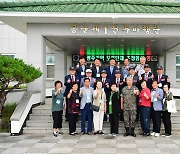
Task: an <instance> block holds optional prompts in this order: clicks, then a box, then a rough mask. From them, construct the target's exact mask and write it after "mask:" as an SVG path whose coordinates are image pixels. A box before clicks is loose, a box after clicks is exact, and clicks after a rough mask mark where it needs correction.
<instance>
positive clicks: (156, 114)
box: [152, 109, 162, 133]
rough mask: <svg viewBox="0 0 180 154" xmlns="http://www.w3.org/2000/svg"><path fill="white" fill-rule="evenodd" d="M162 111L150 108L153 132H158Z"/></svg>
mask: <svg viewBox="0 0 180 154" xmlns="http://www.w3.org/2000/svg"><path fill="white" fill-rule="evenodd" d="M161 115H162V111H155V110H154V109H152V120H153V132H155V133H160V128H161Z"/></svg>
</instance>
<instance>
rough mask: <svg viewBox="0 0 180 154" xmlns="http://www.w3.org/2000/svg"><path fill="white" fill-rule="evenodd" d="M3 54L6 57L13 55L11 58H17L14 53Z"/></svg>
mask: <svg viewBox="0 0 180 154" xmlns="http://www.w3.org/2000/svg"><path fill="white" fill-rule="evenodd" d="M1 55H2V56H6V57H11V58H15V55H14V54H3V53H2V54H1Z"/></svg>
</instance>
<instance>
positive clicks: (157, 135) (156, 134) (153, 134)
mask: <svg viewBox="0 0 180 154" xmlns="http://www.w3.org/2000/svg"><path fill="white" fill-rule="evenodd" d="M151 136H155V137H159V136H160V133H156V132H152V133H151Z"/></svg>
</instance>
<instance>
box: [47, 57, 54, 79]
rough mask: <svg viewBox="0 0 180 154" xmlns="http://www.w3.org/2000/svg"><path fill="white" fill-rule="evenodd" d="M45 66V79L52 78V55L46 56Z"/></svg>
mask: <svg viewBox="0 0 180 154" xmlns="http://www.w3.org/2000/svg"><path fill="white" fill-rule="evenodd" d="M46 66H47V76H46V78H48V79H52V78H54V72H55V71H54V68H55V56H54V54H46Z"/></svg>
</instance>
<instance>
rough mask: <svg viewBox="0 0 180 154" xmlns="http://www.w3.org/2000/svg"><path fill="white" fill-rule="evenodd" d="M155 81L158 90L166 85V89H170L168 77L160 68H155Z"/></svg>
mask: <svg viewBox="0 0 180 154" xmlns="http://www.w3.org/2000/svg"><path fill="white" fill-rule="evenodd" d="M155 80H156V81H157V82H158V87H159V88H161V89H162V88H163V86H164V85H165V84H168V87H169V88H170V80H169V77H168V76H167V75H165V74H163V67H162V66H158V67H157V75H156V76H155Z"/></svg>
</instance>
